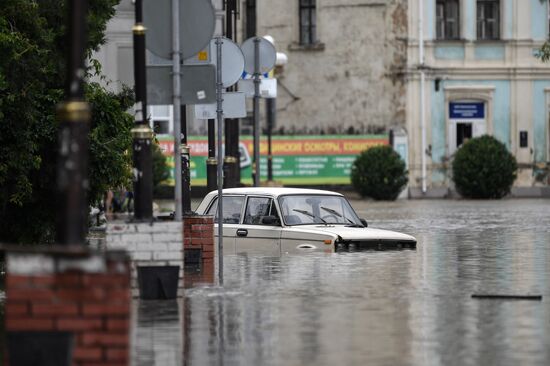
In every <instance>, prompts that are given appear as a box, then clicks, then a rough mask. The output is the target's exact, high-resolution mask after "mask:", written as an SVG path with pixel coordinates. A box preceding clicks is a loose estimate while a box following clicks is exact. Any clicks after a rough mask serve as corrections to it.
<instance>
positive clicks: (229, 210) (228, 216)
mask: <svg viewBox="0 0 550 366" xmlns="http://www.w3.org/2000/svg"><path fill="white" fill-rule="evenodd" d="M244 200H245V196H244V195H232V196H229V195H224V196H223V254H235V238H236V236H237V229H238V228H239V224H240V222H241V215H242V211H243V206H244ZM206 214H207V215H212V216H214V222H215V223H216V224H215V225H214V227H215V230H214V240H215V242H216V245H217V242H218V224H217V222H218V198H217V197H216V198H214V199H213V200H212V204H211V205H210V207H209V208H208V210H207V212H206Z"/></svg>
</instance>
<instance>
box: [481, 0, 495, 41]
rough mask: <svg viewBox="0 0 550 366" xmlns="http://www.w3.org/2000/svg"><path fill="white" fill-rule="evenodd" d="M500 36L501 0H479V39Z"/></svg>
mask: <svg viewBox="0 0 550 366" xmlns="http://www.w3.org/2000/svg"><path fill="white" fill-rule="evenodd" d="M499 38H500V0H477V39H488V40H491V39H499Z"/></svg>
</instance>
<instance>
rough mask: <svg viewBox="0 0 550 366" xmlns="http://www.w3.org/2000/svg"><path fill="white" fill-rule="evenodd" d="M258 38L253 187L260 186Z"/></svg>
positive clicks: (256, 47) (257, 48) (257, 47)
mask: <svg viewBox="0 0 550 366" xmlns="http://www.w3.org/2000/svg"><path fill="white" fill-rule="evenodd" d="M260 41H261V40H260V38H259V37H256V38H255V39H254V108H253V113H254V126H253V130H254V162H253V165H252V174H253V176H254V187H259V186H260Z"/></svg>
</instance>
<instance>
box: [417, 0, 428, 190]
mask: <svg viewBox="0 0 550 366" xmlns="http://www.w3.org/2000/svg"><path fill="white" fill-rule="evenodd" d="M423 3H424V0H419V1H418V59H419V60H418V70H419V71H420V127H421V131H422V132H421V134H422V149H421V158H422V193H426V116H425V107H426V97H425V94H424V89H425V88H424V86H425V83H426V75H425V74H424V29H423V28H424V4H423Z"/></svg>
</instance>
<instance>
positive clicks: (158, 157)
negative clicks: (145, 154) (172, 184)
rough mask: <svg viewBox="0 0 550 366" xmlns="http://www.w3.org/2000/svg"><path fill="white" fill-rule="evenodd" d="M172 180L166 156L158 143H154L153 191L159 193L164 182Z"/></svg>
mask: <svg viewBox="0 0 550 366" xmlns="http://www.w3.org/2000/svg"><path fill="white" fill-rule="evenodd" d="M168 178H170V170H169V167H168V165H167V164H166V156H164V153H163V152H162V150H161V148H160V146H159V145H158V143H156V142H155V143H153V191H154V193H155V192H158V191H159V187H160V185H161V184H162V182H164V181H166V180H167V179H168Z"/></svg>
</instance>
